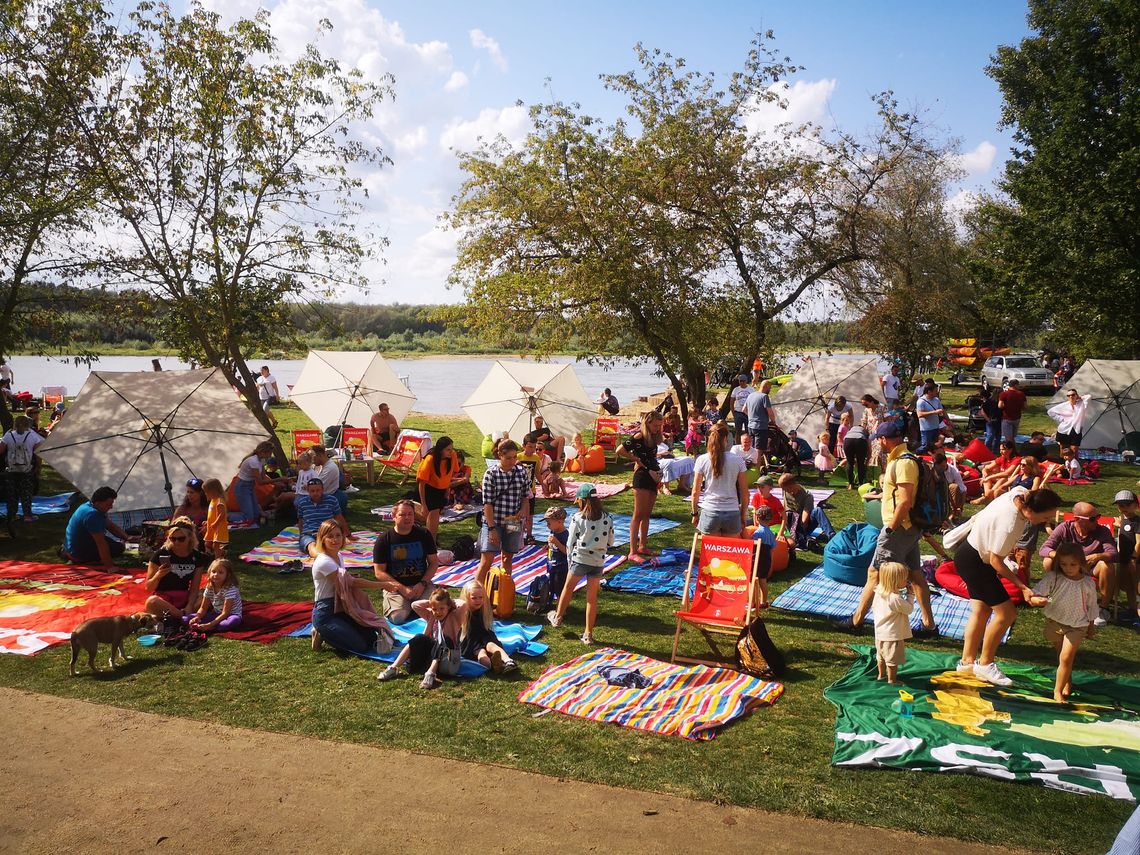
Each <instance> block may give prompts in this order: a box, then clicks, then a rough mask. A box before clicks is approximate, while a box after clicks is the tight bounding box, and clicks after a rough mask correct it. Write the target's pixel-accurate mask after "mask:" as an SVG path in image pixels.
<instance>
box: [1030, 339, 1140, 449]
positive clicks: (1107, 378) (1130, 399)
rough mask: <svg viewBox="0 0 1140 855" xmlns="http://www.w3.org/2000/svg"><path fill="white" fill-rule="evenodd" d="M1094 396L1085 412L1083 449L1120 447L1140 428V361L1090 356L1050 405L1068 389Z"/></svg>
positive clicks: (1062, 400)
mask: <svg viewBox="0 0 1140 855" xmlns="http://www.w3.org/2000/svg"><path fill="white" fill-rule="evenodd" d="M1068 389H1076V390H1077V392H1078V393H1080V394H1081V395H1092V398H1091V400H1090V401H1089V403H1088V409H1087V410H1086V411H1085V423H1084V435H1083V436H1082V437H1081V448H1093V449H1095V448H1111V449H1114V450H1115V449H1117V448H1118V447H1119V445H1120V442H1121V440H1122V439H1123V438H1124V437H1125V436H1126V435H1127V434H1129V433H1132V432H1135V431H1140V360H1134V359H1133V360H1129V359H1089V360H1087V361H1085V362H1084V364H1082V365H1081V367H1080V368H1078V369H1077V373H1076V374H1074V375H1073V376H1072V378H1071V379H1070V380H1069V382H1068V383H1066V384H1065V387H1064V388H1063V389H1059V390H1058V391H1057V393H1056V394H1055V395H1054V396H1053V397H1052V398H1050V399H1049V403H1048V404H1047V407H1052V406H1053V405H1054V404H1060V403H1063V402H1064V400H1065V392H1066V390H1068Z"/></svg>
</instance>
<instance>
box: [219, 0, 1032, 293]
mask: <svg viewBox="0 0 1140 855" xmlns="http://www.w3.org/2000/svg"><path fill="white" fill-rule="evenodd" d="M206 2H207V5H209V6H211V7H213V8H216V9H217V10H218V11H219V12H222V13H223V15H225V16H226V17H228V18H232V17H233V16H234V15H236V14H249V13H251V12H252V11H253V10H255V9H256V8H257V7H258V6H259V5H263V6H265V7H266V8H268V9H269V10H270V11H271V13H272V23H273V29H274V32H275V33H276V34H277V36H278V37H279V39H280V42H281V45H282V48H283V49H284V50H285V52H286V53H291V52H293V51H297V50H299V49H300V47H301V46H303V45H304V44H305V43H306V42H308V41H311V40H312V39H313V37H314V33H315V25H316V22H317V21H318V20H319V19H321V18H327V19H329V20H330V21H331V22H332V23H333V26H334V31H333V33H332V34H331V35H330V36H326V37H324V38H323V39H322V41H321V42H320V47H321V50H322V51H323V52H324V53H326V54H330V55H335V56H337V57H338V58H340V59H341V60H342V61H343V62H345V63H347V64H351V65H355V66H357V67H359V68H361V69H362V70H364V71H365V73H366V74H380V73H383V72H390V73H392V74H393V75H395V78H396V99H395V101H394V102H393V103H391V104H389V105H387V106H386V107H385V109H384V110H383V111H381V114H380V115H378V116H377V118H376V121H375V123H374V125H373V127H371V128H370V129H368V132H369V133H370V134H373V135H374V138H375V139H376V141H377V142H378V143H379V144H380V145H381V146H382V147H383V148H384V149H385V151H386V152H387V153H388V154H389V156H390V157H391V158H392V159H393V161H394V165H393V166H392V167H390V168H387V169H385V170H382V171H381V173H378V174H376V175H372V176H369V179H368V182H367V183H368V186H369V190H370V193H371V196H372V198H371V201H370V208H369V211H368V213H367V217H368V219H369V220H370V221H371V222H372V223H373V224H374V225H375V227H376V228H377V229H378V230H379V231H381V232H382V233H383V234H385V235H386V236H387V238H388V240H389V241H390V244H389V246H388V248H387V249H386V251H385V253H384V255H385V258H386V264H384V265H383V266H377V267H376V268H374V269H372V270H369V271H368V272H369V274H370V276H371V278H372V280H373V286H372V288H371V289H370V291H369V292H368V293H366V294H358V293H354V294H350V295H344V296H345V297H346V298H352V299H356V300H359V301H364V302H384V303H390V302H413V303H422V302H457V301H459V300H461V299H462V295H461V294H460V293H458V292H456V291H454V290H448V289H447V288H446V287H445V282H446V277H447V272H448V270H449V269H450V266H451V263H452V261H453V260H454V235H452V234H449V233H447V232H446V231H445V230H443V229H442V228H441V227H440V226H439V225H438V217H439V215H440V213H442V212H443V211H445V210H447V208H448V205H449V203H450V199H451V197H452V195H453V194H454V192H455V191H456V189H457V188H458V186H459V182H460V180H461V176H460V173H459V171H458V169H457V168H456V161H455V156H454V154H453V153H452V152H451V151H450V150H449V149H451V148H456V147H458V148H470V147H472V146H473V145H474V144H475V141H476V139H477V138H478V136H479V135H480V134H482V135H488V134H494V133H497V132H501V133H503V134H505V135H506V136H507V137H508V138H509V139H519V138H521V136H522V135H523V134H525V132H526V119H525V110H521V109H519V108H517V107H516V106H515V103H516V102H517V101H519V100H521V101H523V102H524V103H526V104H530V103H534V102H536V101H538V100H543V99H546V98H547V97H548V93H547V91H546V86H547V79H548V78H549V81H550V82H549V85H550V87H551V91H552V92H553V94H554V96H555V97H557V98H559V99H561V100H565V101H577V102H579V103H580V104H581V105H582V108H583V110H585V111H587V112H590V113H592V114H595V115H600V116H602V117H604V118H611V117H614V116H616V115H617V114H618V113H619V112H620V111H621V109H622V105H621V104H620V103H619V102H617V101H615V100H614V98H613V97H612V96H610V95H609V94H608V93H606V92H605V90H604V89H603V88H602V86H601V83H600V82H599V80H598V75H599V74H602V73H607V72H622V71H626V70H629V69H631V68H633V67H634V64H635V58H634V55H633V46H634V44H636V43H637V42H639V41H640V42H642V43H643V44H645V45H646V46H647V47H657V48H661V49H662V50H666V51H669V52H671V53H673V54H674V55H678V56H683V57H685V59H686V60H687V62H688V64H689V66H690V67H691V68H697V69H701V70H707V71H716V72H718V73H724V74H728V73H731V72H732V71H733V70H735V69H737V68H739V67H740V65H741V63H742V61H743V58H744V56H745V54H746V52H747V50H748V46H749V42H750V40H751V38H752V35H753V33H754V32H756V31H761V30H768V29H771V30H774V31H775V39H774V41H773V44H774V45H775V46H776V47H777V48H778V50H779V51H780V52H781V53H784V54H786V55H788V56H789V57H790V58H791V59H792V61H793V62H794V63H796V64H798V65H802V66H805V69H804V71H803V72H801V73H800V74H799V75H797V76H796V78H794V81H793V82H798V86H796V87H795V88H794V89H793V90H792V91H791V95H790V98H791V101H792V107H793V109H794V110H795V112H796V116H797V117H803V118H810V119H815V120H817V121H819V122H821V123H823V124H825V125H830V124H832V123H837V124H838V125H840V126H841V127H843V128H845V129H847V130H853V131H858V130H865V129H870V128H871V127H872V126H873V125H874V110H873V107H872V106H871V103H870V100H869V96H870V95H871V94H872V93H875V92H878V91H880V90H883V89H893V90H894V91H895V93H896V96H897V97H898V99H899V101H900V103H901V104H902V105H903V106H904V107H912V106H916V105H917V106H922V107H924V108H926V110H927V111H928V113H929V116H930V119H931V120H932V121H933V122H934V124H935V125H936V126H937V128H938V129H939V130H940V131H941V133H942V135H943V136H945V137H954V138H957V139H959V140H960V141H961V151H962V154H963V160H962V164H963V166H964V167H965V168H966V170H967V172H968V175H967V177H966V179H965V180H964V181H963V187H962V189H963V190H964V191H966V190H970V189H977V188H985V187H988V186H990V185H991V184H992V182H993V180H994V179H995V177H996V176H997V175H998V174H999V172H1000V168H1001V163H1002V161H1003V160H1004V159H1005V157H1006V155H1007V151H1008V148H1009V135H1008V133H1006V132H1004V131H1000V130H999V129H998V120H999V117H1000V105H1001V98H1000V93H999V92H998V89H997V86H996V84H994V83H993V81H991V80H990V79H989V78H988V77H987V76H986V75H985V72H984V68H985V66H986V64H987V62H988V61H989V57H990V56H991V55H992V53H993V52H994V50H995V48H996V47H997V46H998V45H999V44H1013V43H1016V42H1018V41H1019V40H1020V39H1021V38H1023V37H1024V36H1025V35H1026V33H1027V29H1026V23H1025V11H1026V10H1025V6H1024V4H1022V3H1020V2H1014V0H999V2H996V3H994V2H989V3H983V2H974V1H973V0H958V2H954V3H934V2H919V0H913V2H909V3H906V2H871V0H866V1H865V2H850V0H849V2H810V1H809V0H804V1H803V2H799V3H787V2H785V3H778V4H777V3H769V2H753V3H744V2H740V3H730V2H704V3H701V4H696V3H680V2H654V3H650V2H624V3H621V2H617V3H615V2H611V3H600V2H579V3H576V4H557V5H555V4H524V3H508V2H479V3H470V2H469V3H458V2H422V1H421V2H381V0H261V2H259V0H206ZM381 280H383V281H381Z"/></svg>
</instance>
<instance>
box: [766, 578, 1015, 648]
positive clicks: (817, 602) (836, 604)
mask: <svg viewBox="0 0 1140 855" xmlns="http://www.w3.org/2000/svg"><path fill="white" fill-rule="evenodd" d="M862 590H863V589H862V587H860V586H857V585H844V584H843V583H842V582H836V581H834V580H833V579H828V578H827V577H826V576H824V575H823V566H822V565H821V566H819V567H816V568H815V569H814V570H812V571H811V572H810V573H808V574H807V575H806V576H804V578H802V579H800V580H799V581H798V582H796V583H795V584H794V585H792V586H791V587H790V588H788V590H786V591H784V592H783V593H782V594H780V596H778V597H776V599H774V600H773V601H772V608H775V609H783V610H784V611H787V612H803V613H805V614H810V615H822V616H823V617H828V618H845V617H850V616H851V613H852V612H854V611H855V607H856V606H857V605H858V604H859V594H860V593H861V592H862ZM930 610H931V611H932V612H933V613H934V622H935V624H937V626H938V631H939V632H940V633H941V634H942V635H944V636H946V637H948V638H956V639H959V640H961V639H963V638H965V635H966V621H967V619H969V617H970V601H969V600H967V599H963V598H962V597H956V596H954V595H953V594H951V593H949V592H948V591H939V590H937V589H934V590H931V598H930ZM873 621H874V619H873V618H872V616H871V613H870V612H868V613H867V623H868V624H871V623H873ZM910 625H911V627H912V628H913V629H915V630H918V629H919V628H921V626H922V615H921V613H920V612H919V610H918V607H917V605H916V606H915V609H914V611H913V612H912V613H911V616H910ZM1010 632H1012V627H1011V628H1010V629H1009V630H1006V633H1005V635H1004V636H1002V640H1001V641H1002V644H1005V642H1006V641H1008V640H1009V635H1010ZM908 649H909V648H908Z"/></svg>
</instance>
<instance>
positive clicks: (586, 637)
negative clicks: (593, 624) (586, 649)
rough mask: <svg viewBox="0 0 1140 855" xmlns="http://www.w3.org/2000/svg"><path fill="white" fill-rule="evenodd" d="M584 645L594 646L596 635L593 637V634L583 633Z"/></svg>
mask: <svg viewBox="0 0 1140 855" xmlns="http://www.w3.org/2000/svg"><path fill="white" fill-rule="evenodd" d="M582 643H583V644H593V643H594V635H593V633H590V632H583V633H582Z"/></svg>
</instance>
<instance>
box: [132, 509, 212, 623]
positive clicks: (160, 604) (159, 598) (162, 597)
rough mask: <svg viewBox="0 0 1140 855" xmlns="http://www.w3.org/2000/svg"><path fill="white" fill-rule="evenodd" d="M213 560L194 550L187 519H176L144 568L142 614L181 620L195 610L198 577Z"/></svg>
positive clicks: (195, 542) (199, 588)
mask: <svg viewBox="0 0 1140 855" xmlns="http://www.w3.org/2000/svg"><path fill="white" fill-rule="evenodd" d="M212 560H213V556H211V555H207V554H206V553H205V552H202V551H201V550H199V549H198V531H197V528H196V527H195V525H194V521H193V520H192V519H190V518H189V517H178V518H177V519H175V520H174V522H173V523H172V524H171V526H170V528H168V529H167V530H166V540H165V542H164V543H163V544H162V546H161V547H159V549H158V550H156V551H155V553H154V555H152V556H151V559H150V563H148V564H147V567H146V582H145V583H144V584H145V586H146V591H147V593H148V594H150V597H149V598H148V599H147V601H146V610H147V611H148V612H150V613H151V614H152V615H157V616H158V617H162V616H163V615H172V616H173V617H176V618H179V619H181V618H182V616H183V615H185V614H193V613H194V612H196V611H197V610H198V606H199V603H200V601H201V597H202V584H201V583H202V573H204V572H205V570H206V568H207V567H209V566H210V562H211V561H212Z"/></svg>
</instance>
